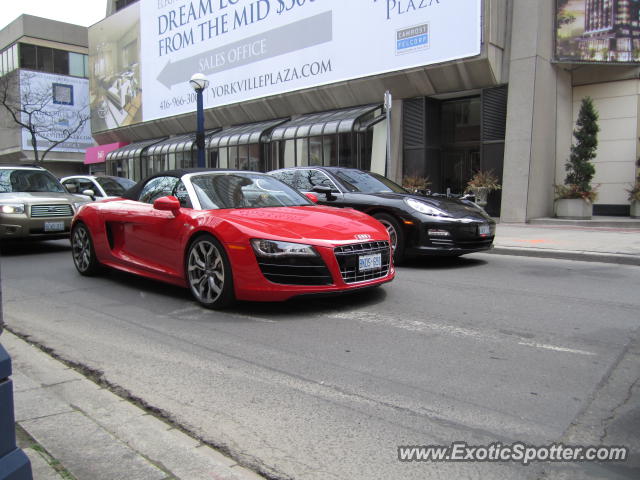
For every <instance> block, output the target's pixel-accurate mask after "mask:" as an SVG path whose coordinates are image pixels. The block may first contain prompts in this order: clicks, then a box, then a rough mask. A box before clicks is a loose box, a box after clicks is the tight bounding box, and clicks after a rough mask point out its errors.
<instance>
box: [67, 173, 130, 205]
mask: <svg viewBox="0 0 640 480" xmlns="http://www.w3.org/2000/svg"><path fill="white" fill-rule="evenodd" d="M60 183H62V185H64V187H65V188H66V189H67V190H68V191H69V192H70V193H81V194H83V195H89V196H90V197H91V198H92V199H94V200H104V199H105V198H116V197H121V196H122V194H123V193H124V192H126V191H127V190H128V189H129V188H131V187H133V186H134V185H135V184H136V182H134V181H133V180H129V179H128V178H123V177H110V176H95V175H72V176H69V177H63V178H61V179H60Z"/></svg>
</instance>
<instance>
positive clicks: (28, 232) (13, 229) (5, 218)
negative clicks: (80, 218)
mask: <svg viewBox="0 0 640 480" xmlns="http://www.w3.org/2000/svg"><path fill="white" fill-rule="evenodd" d="M72 218H73V217H40V218H31V217H27V216H26V215H11V216H9V215H2V216H1V217H0V238H1V239H2V240H11V239H16V240H25V239H28V240H52V239H57V238H67V237H68V236H69V232H70V228H71V219H72ZM60 222H61V223H62V229H56V230H53V231H47V228H46V226H47V225H49V226H50V225H52V224H59V223H60Z"/></svg>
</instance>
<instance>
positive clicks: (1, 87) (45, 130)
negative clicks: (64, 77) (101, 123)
mask: <svg viewBox="0 0 640 480" xmlns="http://www.w3.org/2000/svg"><path fill="white" fill-rule="evenodd" d="M35 77H36V74H35V73H29V72H22V75H21V74H20V71H19V70H16V71H14V72H12V73H9V74H6V75H4V76H2V77H0V103H1V104H2V106H3V107H4V110H5V111H6V112H7V113H8V114H9V117H10V119H11V120H12V121H13V123H15V124H16V125H18V126H20V127H21V128H22V129H24V130H26V131H27V132H28V135H29V137H30V138H31V142H30V143H31V146H32V148H33V155H34V160H35V161H36V162H42V161H44V158H45V156H46V155H47V154H48V153H49V152H50V151H51V150H53V149H54V148H56V147H57V146H58V145H60V144H62V143H64V142H66V141H68V140H69V139H71V138H72V137H73V136H74V135H76V134H77V133H78V132H81V131H82V129H83V128H84V126H85V124H86V123H87V122H88V121H89V109H88V108H82V107H80V108H76V109H73V110H71V109H61V108H56V107H57V105H55V104H54V101H53V100H54V96H53V89H52V86H51V85H48V86H41V85H37V84H36V83H37V82H36V81H35V80H34V79H35ZM87 101H88V99H87ZM62 111H64V112H65V118H64V124H65V125H64V127H65V128H62V129H61V128H60V127H59V126H58V124H59V122H60V120H61V117H60V115H61V112H62ZM38 140H41V141H44V144H45V145H47V147H46V148H45V149H44V150H42V151H40V150H39V149H38Z"/></svg>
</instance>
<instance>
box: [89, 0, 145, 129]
mask: <svg viewBox="0 0 640 480" xmlns="http://www.w3.org/2000/svg"><path fill="white" fill-rule="evenodd" d="M139 22H140V5H139V4H138V3H134V4H133V5H131V6H129V7H127V8H124V9H122V10H120V11H119V12H117V13H115V14H113V15H111V16H110V17H108V18H106V19H104V20H103V21H101V22H99V23H97V24H96V25H93V26H92V27H91V28H89V69H90V72H91V73H90V77H91V99H92V100H91V124H92V126H93V129H94V131H104V130H110V129H113V128H118V127H124V126H127V125H131V124H134V123H138V122H141V121H142V109H141V107H140V105H141V103H142V88H141V83H140V44H139V37H140V23H139Z"/></svg>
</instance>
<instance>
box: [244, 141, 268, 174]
mask: <svg viewBox="0 0 640 480" xmlns="http://www.w3.org/2000/svg"><path fill="white" fill-rule="evenodd" d="M248 170H253V171H255V172H264V171H265V166H264V162H263V161H262V158H261V157H260V144H258V143H252V144H251V145H249V166H248Z"/></svg>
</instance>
